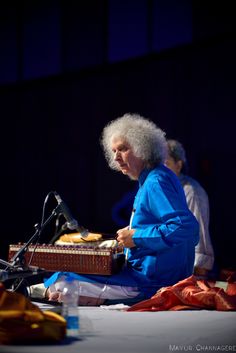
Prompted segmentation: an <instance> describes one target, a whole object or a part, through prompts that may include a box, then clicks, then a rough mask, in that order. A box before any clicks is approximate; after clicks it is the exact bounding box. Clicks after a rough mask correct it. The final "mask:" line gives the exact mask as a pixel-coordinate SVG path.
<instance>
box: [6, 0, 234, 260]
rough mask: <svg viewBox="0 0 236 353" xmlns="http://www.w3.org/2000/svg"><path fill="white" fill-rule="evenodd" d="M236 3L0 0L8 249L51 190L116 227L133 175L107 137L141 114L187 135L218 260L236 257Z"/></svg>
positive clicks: (93, 225)
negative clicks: (104, 142)
mask: <svg viewBox="0 0 236 353" xmlns="http://www.w3.org/2000/svg"><path fill="white" fill-rule="evenodd" d="M232 3H233V2H232V1H224V2H222V1H221V2H219V3H218V2H215V1H190V0H185V1H184V0H179V1H175V0H172V1H170V0H168V1H165V0H162V1H161V0H126V1H118V0H100V1H96V0H95V1H92V0H86V1H70V0H68V1H56V0H47V1H42V0H41V1H20V0H19V1H16V2H14V1H11V0H9V1H7V2H6V1H5V2H1V3H0V117H1V140H0V141H1V246H0V255H1V258H3V259H6V258H7V252H8V245H9V244H11V243H16V242H23V241H27V240H28V239H29V238H30V237H31V236H32V235H33V233H34V224H35V223H38V222H40V221H41V216H42V209H43V203H44V200H45V198H46V195H47V194H48V193H49V192H50V191H51V190H56V191H57V192H58V193H59V194H60V195H61V197H62V198H63V200H64V201H65V202H66V203H67V205H68V206H69V208H70V210H71V212H72V213H73V215H74V216H75V218H76V219H77V220H78V221H79V223H81V224H82V225H84V226H85V227H87V228H89V229H90V230H91V231H98V232H100V231H101V232H111V233H113V232H115V231H116V229H117V225H116V224H115V222H114V220H113V219H112V217H111V208H112V206H113V205H114V203H115V202H117V201H118V200H119V199H120V198H121V197H122V196H123V195H124V193H125V192H126V191H128V190H130V188H132V187H133V183H132V182H130V181H129V180H128V179H126V178H125V177H124V176H122V175H120V174H118V173H116V172H113V171H111V170H110V169H109V168H108V166H107V165H106V162H105V160H104V156H103V152H102V150H101V147H100V145H99V138H100V134H101V131H102V129H103V127H104V125H105V124H106V123H107V122H108V121H110V120H112V119H115V118H117V117H118V116H121V115H123V114H124V113H127V112H132V113H139V114H141V115H143V116H145V117H147V118H150V119H152V120H153V121H155V122H156V124H157V125H158V126H159V127H161V128H162V129H163V130H165V132H166V134H167V137H168V138H176V139H178V140H180V141H181V142H182V143H183V145H184V147H185V149H186V151H187V157H188V160H189V165H190V175H192V176H193V177H195V178H197V179H198V180H199V181H200V183H201V184H202V185H203V186H204V188H205V189H206V191H207V192H208V195H209V199H210V207H211V219H210V222H211V223H210V230H211V236H212V241H213V246H214V249H215V253H216V262H217V265H218V266H219V267H235V265H236V264H235V261H236V260H235V254H234V249H235V230H234V228H235V227H233V223H234V217H235V200H234V195H235V192H234V189H235V177H236V168H235V161H236V158H235V148H234V142H235V127H236V124H235V113H236V107H235V63H236V50H235V44H236V35H235V34H236V32H235V29H236V28H235V27H236V26H235V18H234V14H235V12H234V10H233V9H232V6H233V4H232ZM47 205H48V206H47V212H46V215H47V216H48V215H49V214H50V212H51V210H52V208H53V200H51V199H50V202H48V204H47ZM53 232H54V223H53V222H52V224H49V226H48V227H46V229H45V231H44V233H43V234H42V239H41V242H45V243H47V242H48V241H49V239H51V237H52V236H53Z"/></svg>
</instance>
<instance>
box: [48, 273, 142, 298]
mask: <svg viewBox="0 0 236 353" xmlns="http://www.w3.org/2000/svg"><path fill="white" fill-rule="evenodd" d="M75 282H76V283H77V284H78V287H79V295H80V296H84V297H91V298H99V299H128V298H134V297H136V296H137V295H138V294H139V291H138V289H137V288H136V287H126V286H116V285H110V284H104V283H90V282H82V281H77V280H75ZM64 285H65V282H63V277H61V278H60V280H59V281H58V282H56V283H54V284H53V285H52V286H51V287H50V291H52V292H53V291H57V292H62V291H63V287H64Z"/></svg>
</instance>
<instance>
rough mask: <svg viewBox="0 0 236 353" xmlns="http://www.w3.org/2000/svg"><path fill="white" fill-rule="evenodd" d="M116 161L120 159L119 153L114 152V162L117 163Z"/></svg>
mask: <svg viewBox="0 0 236 353" xmlns="http://www.w3.org/2000/svg"><path fill="white" fill-rule="evenodd" d="M118 159H120V151H116V152H115V154H114V160H115V161H117V160H118Z"/></svg>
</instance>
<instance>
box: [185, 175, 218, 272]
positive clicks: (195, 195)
mask: <svg viewBox="0 0 236 353" xmlns="http://www.w3.org/2000/svg"><path fill="white" fill-rule="evenodd" d="M180 181H181V184H182V186H183V188H184V193H185V196H186V201H187V204H188V208H189V209H190V211H191V212H192V213H193V214H194V216H195V217H196V219H197V220H198V222H199V227H200V234H199V235H200V239H199V243H198V244H197V246H196V247H195V262H194V266H195V267H200V268H204V269H206V270H211V269H212V267H213V264H214V250H213V246H212V242H211V237H210V233H209V200H208V195H207V193H206V191H205V190H204V189H203V187H202V186H201V185H200V184H199V183H198V182H197V181H196V180H195V179H193V178H191V177H189V176H187V175H183V174H181V175H180Z"/></svg>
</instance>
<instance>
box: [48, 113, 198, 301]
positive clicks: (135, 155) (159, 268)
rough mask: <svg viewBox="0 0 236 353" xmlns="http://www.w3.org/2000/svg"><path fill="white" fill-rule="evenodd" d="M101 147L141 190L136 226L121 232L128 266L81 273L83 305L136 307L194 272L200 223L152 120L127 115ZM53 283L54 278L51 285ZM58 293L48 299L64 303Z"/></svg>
mask: <svg viewBox="0 0 236 353" xmlns="http://www.w3.org/2000/svg"><path fill="white" fill-rule="evenodd" d="M101 145H102V147H103V149H104V154H105V158H106V159H107V162H108V165H109V166H110V168H112V169H114V170H116V171H120V172H121V173H123V174H124V175H126V176H128V177H129V178H130V179H131V180H137V181H138V183H139V189H138V191H137V194H136V197H135V200H134V205H133V211H132V215H131V218H130V224H129V225H127V227H125V228H122V229H119V230H118V231H117V241H118V243H119V245H120V246H123V247H124V252H125V254H126V262H125V265H124V267H123V268H122V270H121V271H120V272H119V273H117V274H113V275H111V276H102V275H85V274H83V275H79V274H78V275H76V274H75V277H76V278H77V279H78V281H79V283H80V299H79V305H100V304H103V303H104V304H114V303H124V304H128V305H130V304H133V303H135V302H138V301H141V300H144V299H147V298H150V297H151V296H152V295H154V294H155V293H156V291H157V290H158V289H160V288H161V287H163V286H169V285H173V284H175V283H177V282H178V281H179V280H181V279H184V278H186V277H188V276H190V275H191V274H192V273H193V265H194V256H195V246H196V244H197V243H198V241H199V225H198V222H197V220H196V218H195V217H194V215H193V214H192V212H191V211H190V210H189V208H188V206H187V203H186V199H185V195H184V192H183V188H182V186H181V184H180V181H179V179H178V178H177V176H176V175H175V174H174V173H172V171H171V170H170V169H169V168H167V167H165V166H164V164H163V163H164V161H165V159H166V156H167V143H166V139H165V134H164V132H163V131H162V130H161V129H160V128H158V127H157V126H156V125H155V124H154V123H153V122H152V121H149V120H147V119H145V118H143V117H141V116H139V115H137V114H125V115H124V116H122V117H120V118H117V119H116V120H113V121H111V122H110V123H108V124H107V125H106V126H105V128H104V130H103V133H102V136H101ZM63 275H65V273H62V276H63ZM68 276H69V274H68ZM57 278H58V277H57ZM54 279H55V276H54ZM53 281H54V280H53ZM50 284H52V281H51V279H49V280H48V281H47V282H46V286H47V285H50ZM54 290H56V291H54ZM54 290H53V289H52V290H51V288H49V290H48V291H47V296H48V298H49V299H53V300H55V299H59V300H60V293H59V292H60V290H61V289H57V288H56V287H55V288H54Z"/></svg>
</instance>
